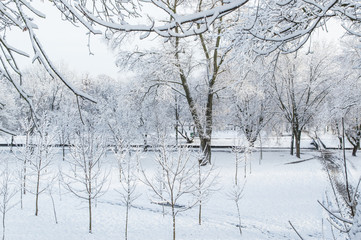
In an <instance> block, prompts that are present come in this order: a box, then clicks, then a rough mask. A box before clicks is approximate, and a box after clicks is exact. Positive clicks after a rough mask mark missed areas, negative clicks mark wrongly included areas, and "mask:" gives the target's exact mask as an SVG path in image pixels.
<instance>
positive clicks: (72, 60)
mask: <svg viewBox="0 0 361 240" xmlns="http://www.w3.org/2000/svg"><path fill="white" fill-rule="evenodd" d="M33 6H36V7H37V8H38V9H40V10H41V11H42V12H43V13H44V14H45V15H46V19H39V18H36V21H35V23H36V24H37V25H38V26H39V29H38V30H36V35H37V36H38V38H39V39H40V41H41V43H42V45H43V48H44V49H45V51H46V52H47V55H48V56H49V57H50V59H51V60H52V61H53V62H54V63H61V64H65V65H66V66H67V67H68V68H69V69H70V70H73V71H76V72H77V73H78V74H81V73H90V74H91V75H98V74H107V75H109V76H111V77H114V78H118V77H119V76H120V74H119V73H118V69H117V67H116V66H115V55H114V54H113V53H112V51H111V50H110V49H108V47H107V45H106V43H105V41H104V40H102V37H101V36H93V37H92V38H91V50H92V53H94V55H89V50H88V47H87V44H88V37H87V35H86V33H87V31H86V30H85V28H83V27H82V26H81V27H75V26H74V25H72V24H71V23H69V22H67V21H63V20H61V15H60V12H59V11H58V10H57V9H56V8H55V7H53V6H50V3H49V2H47V1H45V2H40V1H36V2H33ZM26 34H27V32H20V31H18V30H16V31H12V32H11V33H10V32H9V33H8V34H7V40H8V42H9V43H11V44H12V45H13V46H14V47H16V48H18V49H21V50H23V51H25V52H27V53H29V54H30V55H32V54H33V52H32V49H31V48H30V44H29V42H28V41H25V40H24V37H25V38H26V37H27V36H25V35H26ZM17 59H18V61H19V62H20V64H21V65H22V66H27V67H30V64H31V63H30V61H31V59H26V58H24V57H19V58H17Z"/></svg>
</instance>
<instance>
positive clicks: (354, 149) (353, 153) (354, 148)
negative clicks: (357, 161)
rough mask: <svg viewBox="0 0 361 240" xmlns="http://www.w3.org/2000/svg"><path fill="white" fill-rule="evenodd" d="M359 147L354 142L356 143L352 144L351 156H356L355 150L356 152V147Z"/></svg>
mask: <svg viewBox="0 0 361 240" xmlns="http://www.w3.org/2000/svg"><path fill="white" fill-rule="evenodd" d="M358 148H359V146H358V145H357V144H356V145H353V148H352V156H354V157H356V152H357V149H358Z"/></svg>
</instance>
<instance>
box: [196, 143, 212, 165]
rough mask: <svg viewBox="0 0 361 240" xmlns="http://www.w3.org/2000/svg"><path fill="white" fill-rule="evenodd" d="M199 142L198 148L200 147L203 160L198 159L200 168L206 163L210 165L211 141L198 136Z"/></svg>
mask: <svg viewBox="0 0 361 240" xmlns="http://www.w3.org/2000/svg"><path fill="white" fill-rule="evenodd" d="M199 140H200V145H201V146H200V147H201V151H202V153H203V156H204V158H203V159H200V160H199V161H200V162H199V164H200V165H201V166H204V165H207V164H208V163H209V164H211V157H212V156H211V155H212V151H211V140H210V139H209V138H204V137H202V136H199Z"/></svg>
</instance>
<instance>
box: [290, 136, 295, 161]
mask: <svg viewBox="0 0 361 240" xmlns="http://www.w3.org/2000/svg"><path fill="white" fill-rule="evenodd" d="M294 145H295V134H294V133H293V130H292V136H291V150H290V154H291V155H292V156H293V146H294Z"/></svg>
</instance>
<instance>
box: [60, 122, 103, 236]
mask: <svg viewBox="0 0 361 240" xmlns="http://www.w3.org/2000/svg"><path fill="white" fill-rule="evenodd" d="M105 150H106V146H105V144H104V139H103V138H102V136H101V134H99V133H96V132H95V131H94V129H92V127H91V126H81V128H80V129H79V130H78V131H77V133H76V140H75V143H74V146H73V147H72V148H71V159H69V160H68V162H69V165H70V172H68V171H64V170H62V171H61V177H62V179H63V182H64V184H65V187H66V188H67V189H68V190H69V191H70V192H71V193H73V194H74V195H75V196H77V197H78V198H80V199H83V200H86V201H87V203H88V212H89V233H92V205H93V203H94V200H95V199H96V198H98V197H99V196H101V195H102V194H104V193H105V191H106V182H107V176H108V174H107V173H106V172H105V171H102V159H103V157H104V152H105Z"/></svg>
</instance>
